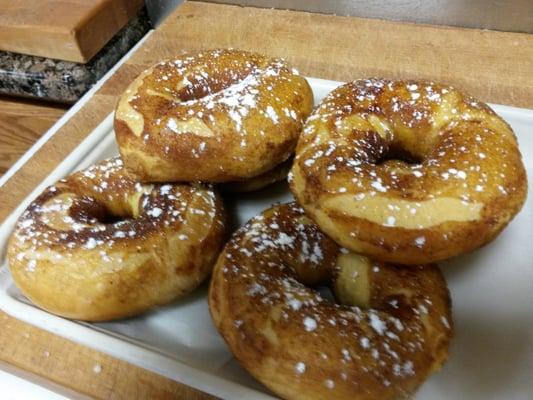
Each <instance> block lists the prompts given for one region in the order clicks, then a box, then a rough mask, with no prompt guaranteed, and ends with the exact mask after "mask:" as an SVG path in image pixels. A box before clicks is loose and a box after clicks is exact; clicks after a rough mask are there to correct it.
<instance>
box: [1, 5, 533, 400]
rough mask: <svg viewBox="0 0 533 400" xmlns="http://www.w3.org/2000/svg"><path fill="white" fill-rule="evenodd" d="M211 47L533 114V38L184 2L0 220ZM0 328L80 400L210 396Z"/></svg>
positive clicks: (27, 178) (9, 347)
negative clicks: (118, 115)
mask: <svg viewBox="0 0 533 400" xmlns="http://www.w3.org/2000/svg"><path fill="white" fill-rule="evenodd" d="M213 47H235V48H242V49H248V50H254V51H259V52H263V53H266V54H269V55H272V56H283V57H285V58H286V59H287V60H288V61H289V62H291V63H292V64H293V65H294V66H295V67H297V68H298V69H299V70H300V71H301V72H302V73H303V74H305V75H308V76H314V77H321V78H328V79H336V80H351V79H355V78H359V77H369V76H384V77H403V78H423V79H432V80H436V81H443V82H447V83H451V84H454V85H456V86H458V87H462V88H463V89H465V90H467V91H469V92H470V93H471V94H473V95H475V96H477V97H478V98H480V99H482V100H484V101H487V102H493V103H501V104H508V105H514V106H518V107H529V108H533V79H531V72H532V71H533V35H528V34H519V33H505V32H493V31H481V30H473V29H459V28H450V27H434V26H423V25H414V24H407V23H398V22H386V21H379V20H369V19H360V18H350V17H337V16H330V15H320V14H309V13H303V12H294V11H281V10H270V9H257V8H249V7H238V6H228V5H217V4H208V3H201V2H185V3H184V4H182V5H181V6H179V7H178V8H177V9H176V10H175V11H174V13H173V14H171V15H170V17H169V18H167V20H166V21H165V22H164V23H163V24H162V25H161V26H160V27H159V28H158V29H157V30H156V31H155V32H154V34H153V35H151V37H149V38H148V40H147V41H146V42H145V43H144V45H143V46H142V47H141V48H139V50H138V51H137V52H136V53H135V54H134V55H133V56H132V57H131V58H130V59H129V60H128V61H127V62H126V63H125V64H124V65H123V66H122V67H120V69H119V70H118V71H117V72H116V74H115V75H114V76H113V77H111V78H110V79H109V80H108V81H107V82H106V83H105V84H104V85H103V86H102V87H101V88H100V89H99V90H98V91H97V92H96V93H95V95H94V96H93V97H92V98H91V99H90V100H89V101H88V103H87V104H86V105H85V106H84V107H83V108H82V109H81V110H80V111H79V112H78V113H76V114H75V115H74V116H73V117H72V118H71V119H70V120H69V122H67V123H66V124H65V125H64V126H63V127H62V128H61V129H60V130H59V131H58V132H57V133H56V135H55V136H54V137H52V138H51V139H50V140H49V141H48V142H47V143H46V144H45V145H44V146H43V147H42V148H41V149H40V150H39V151H38V152H37V153H36V154H35V155H34V156H33V157H32V158H31V159H30V160H29V161H28V162H27V163H26V164H25V165H24V166H23V167H22V168H21V169H20V170H19V171H18V172H17V173H16V174H15V175H14V176H13V178H12V179H10V180H9V181H8V182H7V183H6V184H5V185H4V186H3V187H1V188H0V204H2V207H1V209H0V221H2V220H4V219H5V217H6V216H7V215H9V213H10V212H11V210H13V209H14V208H15V207H16V206H17V205H18V204H19V202H20V200H21V199H23V198H24V197H25V196H26V195H27V194H28V193H29V192H30V191H31V189H32V188H33V187H34V186H35V185H37V184H38V183H39V182H40V181H41V180H42V179H43V178H44V177H45V176H46V175H47V174H49V173H50V172H51V170H52V169H53V168H54V167H55V166H56V165H57V164H58V163H59V162H60V161H61V160H62V159H63V158H64V157H65V156H66V155H67V154H69V153H70V152H71V151H72V150H73V149H74V147H75V146H76V145H77V144H78V143H79V142H80V141H81V140H83V138H84V137H85V136H86V135H87V134H88V133H89V132H90V131H91V130H92V129H94V128H95V127H96V126H97V125H98V123H99V122H100V121H101V120H102V119H103V118H104V117H105V116H106V115H107V114H108V113H109V112H111V111H112V110H113V108H114V106H115V102H116V99H117V96H118V95H119V94H120V93H121V92H122V91H123V90H124V88H125V87H126V85H127V84H128V83H129V82H130V81H131V80H132V79H133V78H134V77H135V76H136V75H137V74H138V73H139V72H141V71H142V70H143V69H144V68H145V67H147V66H149V65H150V64H153V63H155V62H157V61H159V60H160V59H162V58H165V57H171V56H173V55H175V54H177V53H179V52H181V51H184V50H195V49H203V48H213ZM0 129H3V130H4V129H5V128H1V127H0ZM0 134H3V133H0ZM13 140H16V138H13ZM2 152H4V149H3V148H2V149H1V150H0V159H1V158H2V154H1V153H2ZM0 321H1V326H2V329H0V360H1V361H4V362H7V363H10V364H12V365H15V366H17V367H19V368H22V369H24V370H26V371H29V372H31V373H33V374H35V375H38V376H41V377H45V378H47V379H49V380H51V381H53V382H55V383H58V384H60V385H63V386H65V387H68V388H70V389H72V390H75V391H77V392H79V393H83V394H86V395H90V396H92V397H96V398H106V399H108V398H114V399H132V398H150V399H152V398H154V399H155V398H171V397H174V398H188V399H198V398H202V399H204V398H208V396H206V395H204V394H202V393H199V392H198V391H196V390H193V389H191V388H188V387H186V386H184V385H181V384H179V383H176V382H173V381H171V380H169V379H166V378H163V377H161V376H158V375H156V374H153V373H151V372H148V371H145V370H143V369H141V368H138V367H135V366H133V365H130V364H128V363H125V362H123V361H119V360H116V359H114V358H111V357H109V356H107V355H105V354H102V353H99V352H96V351H94V350H91V349H89V348H86V347H83V346H80V345H77V344H75V343H73V342H70V341H67V340H65V339H62V338H59V337H57V336H55V335H53V334H51V333H48V332H45V331H43V330H40V329H37V328H34V327H32V326H30V325H27V324H25V323H22V322H20V321H17V320H15V319H13V318H11V317H9V316H7V315H5V314H1V313H0ZM95 366H96V368H95ZM95 371H97V372H95ZM98 371H99V372H98Z"/></svg>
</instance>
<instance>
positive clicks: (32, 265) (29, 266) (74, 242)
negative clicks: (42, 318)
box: [8, 158, 224, 321]
mask: <svg viewBox="0 0 533 400" xmlns="http://www.w3.org/2000/svg"><path fill="white" fill-rule="evenodd" d="M223 222H224V211H223V207H222V202H221V200H220V199H219V197H218V195H217V194H216V193H215V192H214V191H213V190H212V189H210V188H208V187H205V186H202V185H200V184H194V185H183V184H181V185H168V184H167V185H141V184H140V183H138V182H137V181H136V180H135V179H133V178H132V177H131V176H130V175H129V174H128V173H127V171H125V169H124V168H123V165H122V161H121V160H120V159H119V158H115V159H111V160H107V161H103V162H101V163H99V164H97V165H95V166H93V167H91V168H88V169H86V170H84V171H80V172H77V173H74V174H73V175H71V176H69V177H67V178H66V179H63V180H60V181H58V182H57V183H56V184H55V185H53V186H50V187H48V188H47V189H46V190H44V192H43V193H42V194H41V195H40V196H38V197H37V199H36V200H34V201H33V202H32V203H31V204H30V205H29V206H28V208H27V209H26V211H25V212H24V213H23V214H22V215H21V217H20V218H19V220H18V223H17V224H16V227H15V229H14V232H13V234H12V236H11V237H10V240H9V243H8V260H9V268H10V270H11V274H12V275H13V279H14V281H15V283H16V284H17V286H18V287H19V288H20V289H21V291H22V292H23V293H24V295H26V296H27V297H28V298H29V299H30V300H31V301H32V302H33V303H35V304H36V305H38V306H39V307H41V308H43V309H45V310H47V311H49V312H52V313H54V314H58V315H61V316H64V317H67V318H74V319H81V320H87V321H103V320H111V319H116V318H123V317H127V316H131V315H135V314H138V313H141V312H144V311H146V310H148V309H150V308H152V307H154V306H157V305H162V304H165V303H169V302H171V301H173V300H174V299H176V298H178V297H180V296H183V295H185V294H186V293H188V292H190V291H192V290H193V289H194V288H195V287H197V286H198V285H199V284H200V283H201V282H203V281H204V280H205V278H207V276H208V275H209V274H210V272H211V270H212V267H213V264H214V262H215V260H216V257H217V255H218V252H219V250H220V247H221V245H222V241H223V234H224V226H223Z"/></svg>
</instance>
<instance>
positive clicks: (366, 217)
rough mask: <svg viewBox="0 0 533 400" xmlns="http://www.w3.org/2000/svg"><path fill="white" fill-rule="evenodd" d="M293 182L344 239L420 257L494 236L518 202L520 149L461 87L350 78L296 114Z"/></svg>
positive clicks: (384, 256) (398, 257) (455, 251)
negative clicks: (303, 114)
mask: <svg viewBox="0 0 533 400" xmlns="http://www.w3.org/2000/svg"><path fill="white" fill-rule="evenodd" d="M290 176H291V178H292V182H291V189H292V191H293V193H294V195H295V197H296V198H297V199H298V201H299V203H300V204H301V205H302V206H303V208H304V209H305V210H306V212H307V213H309V215H310V216H311V217H312V218H313V219H314V220H315V221H316V222H317V223H318V224H319V225H320V227H321V228H322V229H323V230H324V231H325V232H326V233H327V234H328V235H330V236H331V237H332V238H334V239H335V240H336V241H337V242H338V243H340V244H342V245H343V246H345V247H347V248H349V249H351V250H353V251H357V252H360V253H362V254H366V255H369V256H372V257H375V258H377V259H380V260H383V261H390V262H399V263H402V264H418V263H428V262H435V261H439V260H443V259H446V258H449V257H453V256H456V255H459V254H463V253H466V252H468V251H471V250H473V249H475V248H477V247H480V246H482V245H484V244H486V243H488V242H489V241H490V240H492V239H493V238H494V237H495V236H496V235H497V234H498V233H499V232H500V231H501V230H502V229H503V228H504V227H505V226H506V225H507V224H508V223H509V221H510V220H511V219H512V218H513V217H514V216H515V215H516V214H517V213H518V211H519V210H520V209H521V207H522V205H523V203H524V201H525V198H526V192H527V181H526V173H525V168H524V165H523V163H522V157H521V154H520V151H519V149H518V145H517V141H516V138H515V135H514V133H513V131H512V130H511V128H510V127H509V125H507V124H506V123H505V122H504V121H503V120H502V119H501V118H500V117H498V116H497V115H496V114H495V113H494V112H493V111H492V110H491V109H490V108H489V107H488V106H487V105H485V104H483V103H481V102H479V101H477V100H475V99H473V98H472V97H469V96H467V95H465V94H463V93H461V92H460V91H458V90H456V89H454V88H451V87H448V86H444V85H439V84H434V83H431V82H421V81H389V80H384V79H369V80H358V81H354V82H351V83H348V84H345V85H343V86H341V87H339V88H337V89H335V90H334V91H333V92H331V93H330V94H329V95H328V96H327V97H326V98H325V99H324V101H323V102H322V103H321V104H320V105H319V107H317V109H316V110H315V111H314V112H313V114H312V115H311V116H310V117H309V119H308V121H307V122H306V126H305V128H304V131H303V133H302V135H301V137H300V140H299V142H298V146H297V155H296V159H295V163H294V165H293V168H292V170H291V175H290Z"/></svg>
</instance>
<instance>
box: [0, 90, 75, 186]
mask: <svg viewBox="0 0 533 400" xmlns="http://www.w3.org/2000/svg"><path fill="white" fill-rule="evenodd" d="M66 110H67V106H65V105H62V104H52V103H45V102H38V101H32V100H22V99H16V98H13V97H6V96H0V149H1V150H0V176H2V174H4V173H5V172H6V171H7V170H8V168H9V167H11V165H13V164H14V163H15V161H17V160H18V159H19V158H20V156H22V155H23V154H24V153H25V152H26V150H28V149H29V148H30V147H31V146H32V145H33V143H35V142H36V141H37V139H39V138H40V137H41V135H42V134H43V133H45V132H46V131H47V130H48V128H50V127H51V126H52V125H53V124H54V123H55V122H56V121H57V120H58V119H59V118H61V116H62V115H63V114H64V113H65V111H66Z"/></svg>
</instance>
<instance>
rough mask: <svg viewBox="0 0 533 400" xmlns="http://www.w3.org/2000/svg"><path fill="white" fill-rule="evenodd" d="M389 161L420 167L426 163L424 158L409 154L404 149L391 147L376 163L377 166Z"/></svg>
mask: <svg viewBox="0 0 533 400" xmlns="http://www.w3.org/2000/svg"><path fill="white" fill-rule="evenodd" d="M388 161H401V162H403V163H405V164H410V165H420V164H422V162H423V161H424V159H423V157H422V156H420V155H418V154H414V153H411V152H409V151H408V150H406V149H405V148H404V147H401V146H398V145H396V146H395V145H391V146H390V147H389V150H388V151H387V152H386V153H384V154H383V156H382V157H381V158H380V159H379V160H378V161H377V162H376V164H378V165H379V164H385V163H386V162H388Z"/></svg>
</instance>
